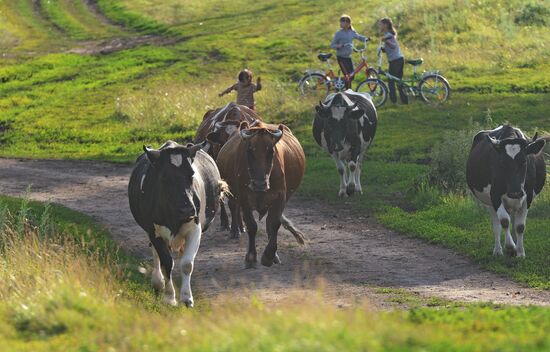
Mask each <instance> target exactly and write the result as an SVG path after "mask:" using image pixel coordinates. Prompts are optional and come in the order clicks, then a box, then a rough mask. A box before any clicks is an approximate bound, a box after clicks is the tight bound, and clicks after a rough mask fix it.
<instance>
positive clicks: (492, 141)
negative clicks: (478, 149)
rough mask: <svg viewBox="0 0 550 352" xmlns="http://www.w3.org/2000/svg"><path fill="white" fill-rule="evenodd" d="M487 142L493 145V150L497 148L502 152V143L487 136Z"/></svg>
mask: <svg viewBox="0 0 550 352" xmlns="http://www.w3.org/2000/svg"><path fill="white" fill-rule="evenodd" d="M487 140H488V141H489V143H491V145H492V146H493V148H495V149H496V150H497V151H499V150H500V141H499V140H498V139H495V138H493V137H491V136H489V135H487Z"/></svg>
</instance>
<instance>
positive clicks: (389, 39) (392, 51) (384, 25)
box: [378, 17, 409, 104]
mask: <svg viewBox="0 0 550 352" xmlns="http://www.w3.org/2000/svg"><path fill="white" fill-rule="evenodd" d="M378 28H379V29H380V34H381V35H382V42H383V43H384V47H383V50H384V51H385V52H386V55H387V57H388V63H389V65H390V67H389V68H388V72H389V73H390V74H391V75H393V76H395V77H397V78H400V79H401V78H403V66H404V65H405V58H404V57H403V54H402V53H401V49H400V48H399V42H398V41H397V31H396V30H395V28H394V26H393V22H392V20H391V18H388V17H386V18H382V19H381V20H380V21H378ZM388 88H389V89H390V100H391V101H392V102H393V103H394V104H395V103H397V94H395V82H393V81H392V80H390V81H389V87H388ZM397 88H398V89H399V97H400V98H401V102H402V103H403V104H408V103H409V98H408V96H407V93H406V92H405V90H404V89H403V87H402V86H399V85H398V87H397Z"/></svg>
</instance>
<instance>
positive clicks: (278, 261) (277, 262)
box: [273, 253, 282, 264]
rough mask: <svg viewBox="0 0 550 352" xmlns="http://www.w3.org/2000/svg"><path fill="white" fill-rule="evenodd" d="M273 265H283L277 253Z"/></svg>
mask: <svg viewBox="0 0 550 352" xmlns="http://www.w3.org/2000/svg"><path fill="white" fill-rule="evenodd" d="M273 264H282V263H281V258H279V255H278V254H277V253H275V258H273Z"/></svg>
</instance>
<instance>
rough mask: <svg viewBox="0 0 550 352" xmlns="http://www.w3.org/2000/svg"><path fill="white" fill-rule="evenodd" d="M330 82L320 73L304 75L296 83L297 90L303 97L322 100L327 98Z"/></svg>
mask: <svg viewBox="0 0 550 352" xmlns="http://www.w3.org/2000/svg"><path fill="white" fill-rule="evenodd" d="M329 87H330V81H329V80H327V78H326V77H325V76H324V75H322V74H320V73H306V74H305V75H304V77H302V79H300V82H299V83H298V90H299V91H300V94H302V95H303V96H309V97H315V98H324V97H325V96H327V94H328V91H329Z"/></svg>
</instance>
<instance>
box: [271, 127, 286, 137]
mask: <svg viewBox="0 0 550 352" xmlns="http://www.w3.org/2000/svg"><path fill="white" fill-rule="evenodd" d="M269 133H271V135H272V136H273V137H275V138H281V136H282V135H283V131H281V130H279V129H278V130H276V131H269Z"/></svg>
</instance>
